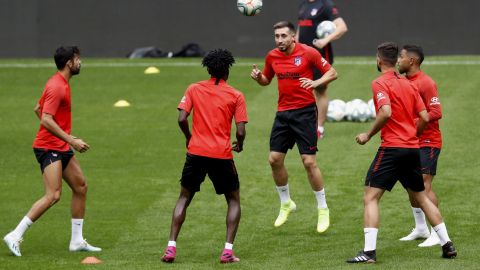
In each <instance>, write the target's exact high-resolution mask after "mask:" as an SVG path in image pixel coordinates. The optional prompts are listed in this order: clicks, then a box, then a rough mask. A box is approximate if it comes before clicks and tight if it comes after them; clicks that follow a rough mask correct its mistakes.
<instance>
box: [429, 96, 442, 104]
mask: <svg viewBox="0 0 480 270" xmlns="http://www.w3.org/2000/svg"><path fill="white" fill-rule="evenodd" d="M430 105H440V100H438V97H432V98H431V99H430Z"/></svg>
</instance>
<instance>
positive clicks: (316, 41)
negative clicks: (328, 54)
mask: <svg viewBox="0 0 480 270" xmlns="http://www.w3.org/2000/svg"><path fill="white" fill-rule="evenodd" d="M312 44H313V46H315V47H317V48H318V49H322V48H323V47H325V46H327V44H328V41H327V40H325V39H324V38H321V39H314V40H313V42H312Z"/></svg>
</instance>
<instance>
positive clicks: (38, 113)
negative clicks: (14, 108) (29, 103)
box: [33, 103, 42, 120]
mask: <svg viewBox="0 0 480 270" xmlns="http://www.w3.org/2000/svg"><path fill="white" fill-rule="evenodd" d="M33 111H34V112H35V115H36V116H37V117H38V119H40V120H42V111H41V108H40V104H38V103H37V105H35V108H33Z"/></svg>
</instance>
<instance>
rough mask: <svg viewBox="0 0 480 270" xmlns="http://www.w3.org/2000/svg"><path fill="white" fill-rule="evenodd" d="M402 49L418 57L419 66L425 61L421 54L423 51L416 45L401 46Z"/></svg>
mask: <svg viewBox="0 0 480 270" xmlns="http://www.w3.org/2000/svg"><path fill="white" fill-rule="evenodd" d="M402 49H404V50H405V51H407V52H409V53H413V54H415V55H416V56H417V57H418V63H419V64H421V63H422V62H423V59H425V55H424V54H423V49H422V47H420V46H418V45H413V44H406V45H403V48H402Z"/></svg>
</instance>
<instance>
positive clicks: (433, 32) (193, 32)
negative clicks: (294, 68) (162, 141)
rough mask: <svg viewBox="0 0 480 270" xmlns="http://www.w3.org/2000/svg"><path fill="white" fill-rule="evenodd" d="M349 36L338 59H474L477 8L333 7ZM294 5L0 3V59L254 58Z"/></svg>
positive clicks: (409, 1)
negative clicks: (391, 55)
mask: <svg viewBox="0 0 480 270" xmlns="http://www.w3.org/2000/svg"><path fill="white" fill-rule="evenodd" d="M335 4H336V5H337V7H338V9H339V11H340V15H341V16H342V17H343V19H344V20H345V21H346V23H347V25H348V28H349V32H348V33H347V34H346V35H345V36H344V37H343V38H342V39H340V40H338V41H336V42H335V44H334V47H335V54H336V55H337V56H354V55H370V56H371V55H372V54H373V53H374V51H375V48H376V45H377V44H379V43H380V42H382V41H387V40H389V41H396V42H398V43H400V44H403V43H407V42H408V43H418V44H420V45H422V46H423V47H424V48H425V52H426V54H427V55H452V54H463V55H471V54H480V34H479V33H480V31H479V30H478V27H479V26H480V19H479V16H478V15H477V14H476V13H478V10H480V1H475V0H459V1H451V0H422V1H418V0H404V1H394V0H335ZM297 11H298V1H297V0H264V5H263V10H262V12H261V13H260V15H257V16H254V17H245V16H243V15H242V14H241V13H240V12H238V10H237V8H236V1H235V0H202V1H194V0H174V1H166V0H137V1H131V0H101V1H98V0H82V1H74V0H62V1H60V0H0V57H1V58H23V57H32V58H38V57H51V56H52V54H53V50H54V49H55V48H56V47H58V46H59V45H60V44H65V45H68V44H76V45H78V46H80V48H82V55H83V56H86V57H125V56H126V55H127V54H128V53H129V52H131V51H132V50H133V49H134V48H137V47H146V46H155V47H157V48H159V49H161V50H162V51H178V50H180V49H181V48H182V46H184V45H185V44H188V43H192V42H194V43H198V44H199V45H200V46H201V47H202V48H203V49H205V50H210V49H214V48H217V47H223V48H228V49H230V50H231V51H232V52H233V53H234V55H235V56H241V57H261V56H264V55H265V53H266V52H267V51H268V50H270V49H272V48H273V46H274V43H273V35H272V28H271V26H272V25H273V24H274V23H275V22H277V21H280V20H290V21H292V22H294V23H296V22H297Z"/></svg>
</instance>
